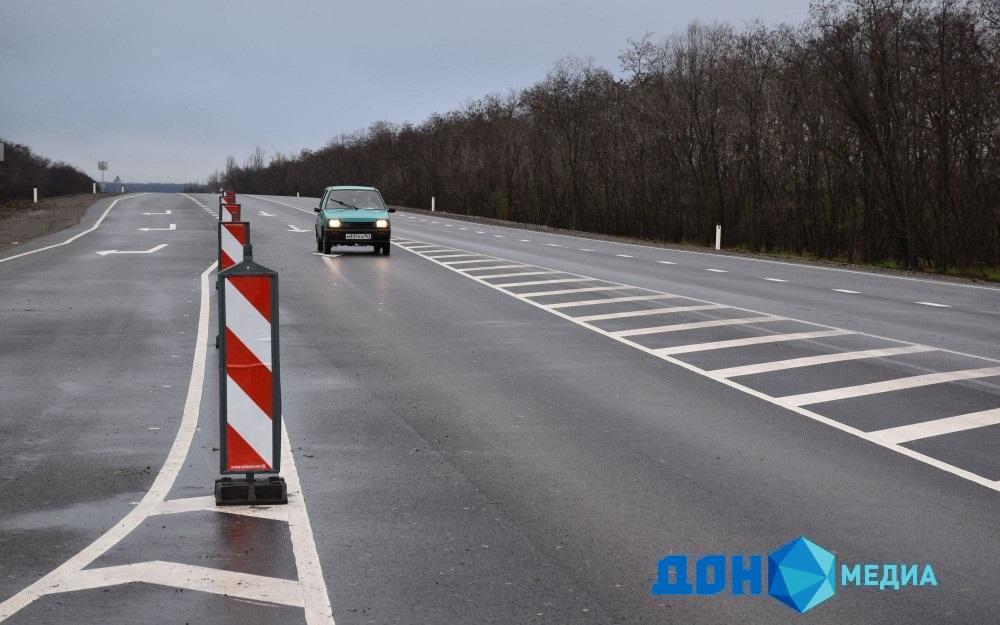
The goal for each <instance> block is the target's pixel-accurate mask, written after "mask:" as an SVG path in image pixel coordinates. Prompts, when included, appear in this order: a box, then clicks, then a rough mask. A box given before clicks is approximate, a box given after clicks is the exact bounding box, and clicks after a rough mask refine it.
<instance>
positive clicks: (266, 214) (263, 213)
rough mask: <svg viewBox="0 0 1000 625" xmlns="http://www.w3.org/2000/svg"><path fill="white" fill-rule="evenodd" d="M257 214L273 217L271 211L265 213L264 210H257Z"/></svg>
mask: <svg viewBox="0 0 1000 625" xmlns="http://www.w3.org/2000/svg"><path fill="white" fill-rule="evenodd" d="M257 214H258V215H263V216H264V217H274V215H272V214H271V213H265V212H264V211H257Z"/></svg>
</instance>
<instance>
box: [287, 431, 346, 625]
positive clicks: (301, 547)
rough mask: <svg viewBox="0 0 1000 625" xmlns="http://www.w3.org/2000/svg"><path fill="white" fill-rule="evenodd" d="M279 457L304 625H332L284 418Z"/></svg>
mask: <svg viewBox="0 0 1000 625" xmlns="http://www.w3.org/2000/svg"><path fill="white" fill-rule="evenodd" d="M281 455H282V473H283V474H284V476H285V485H286V486H287V487H288V504H289V506H288V531H289V532H290V533H291V538H292V553H293V555H294V556H295V570H296V571H297V572H298V575H299V582H301V584H302V598H303V603H304V604H305V605H304V607H305V611H306V625H334V622H333V608H332V607H331V606H330V596H329V594H328V593H327V590H326V580H325V578H324V577H323V567H322V565H321V564H320V561H319V552H318V551H317V550H316V538H315V537H314V536H313V531H312V524H311V523H310V522H309V512H308V511H307V510H306V500H305V495H303V494H302V484H301V483H300V482H299V470H298V467H296V466H295V456H294V454H292V442H291V437H289V435H288V428H287V426H286V423H285V420H284V419H282V420H281Z"/></svg>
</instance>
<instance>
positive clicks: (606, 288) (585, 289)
mask: <svg viewBox="0 0 1000 625" xmlns="http://www.w3.org/2000/svg"><path fill="white" fill-rule="evenodd" d="M470 277H472V278H475V276H470ZM626 288H636V287H623V286H621V285H617V284H616V285H614V286H587V287H582V288H579V289H559V290H558V291H536V292H534V293H517V296H518V297H541V296H542V295H568V294H570V293H588V292H591V291H619V290H623V289H626ZM641 290H643V291H648V290H649V289H641ZM511 295H514V294H513V293H511ZM538 306H544V304H538ZM553 312H555V311H553ZM555 314H557V315H561V314H562V313H555Z"/></svg>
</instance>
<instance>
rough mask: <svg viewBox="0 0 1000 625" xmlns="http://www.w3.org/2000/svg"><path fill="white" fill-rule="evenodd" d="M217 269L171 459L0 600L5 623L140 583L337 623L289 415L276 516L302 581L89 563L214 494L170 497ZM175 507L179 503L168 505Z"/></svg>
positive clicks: (199, 377)
mask: <svg viewBox="0 0 1000 625" xmlns="http://www.w3.org/2000/svg"><path fill="white" fill-rule="evenodd" d="M215 267H216V263H212V264H211V265H209V267H208V268H207V269H205V271H203V272H202V274H201V276H200V291H201V302H200V306H199V311H198V331H197V338H196V339H195V350H194V357H193V359H192V365H191V377H190V381H189V383H188V390H187V396H186V398H185V401H184V411H183V413H182V416H181V423H180V426H179V427H178V430H177V436H176V437H175V438H174V442H173V444H172V445H171V447H170V451H169V452H168V453H167V458H166V460H165V461H164V463H163V466H162V467H161V468H160V471H159V472H158V473H157V474H156V477H155V478H154V480H153V484H152V486H151V487H150V489H149V491H147V492H146V494H145V495H144V496H143V498H142V499H141V500H140V501H139V503H138V504H136V506H135V507H134V508H132V510H130V511H129V513H128V514H126V515H125V517H124V518H122V520H121V521H119V522H118V523H117V524H116V525H115V526H113V527H112V528H111V529H109V530H108V531H107V532H105V533H104V534H103V535H102V536H100V537H99V538H98V539H97V540H95V541H94V542H92V543H91V544H90V545H88V546H87V547H85V548H84V549H83V550H82V551H80V552H79V553H77V554H76V555H74V556H73V557H71V558H70V559H69V560H67V561H66V562H64V563H63V564H61V565H60V566H58V567H56V568H55V569H54V570H53V571H52V572H50V573H49V574H47V575H45V576H44V577H42V578H41V579H39V580H37V581H36V582H35V583H33V584H31V585H30V586H28V587H27V588H24V589H23V590H21V591H20V592H18V593H17V594H15V595H14V596H12V597H10V598H8V599H7V600H5V601H3V602H2V603H0V622H2V621H4V620H6V619H8V618H10V617H11V616H12V615H14V614H15V613H17V612H18V611H19V610H21V609H22V608H24V607H26V606H27V605H29V604H31V603H32V602H33V601H35V600H36V599H39V598H40V597H43V596H45V595H48V594H54V593H61V592H69V591H73V590H82V589H86V588H99V587H103V586H108V585H119V584H126V583H133V582H142V583H150V584H157V585H161V586H168V587H170V586H172V587H175V588H187V589H190V590H198V591H203V592H211V593H217V594H226V595H233V596H236V597H247V598H251V599H257V600H265V601H269V602H271V603H277V604H283V605H292V606H301V607H303V608H304V609H305V621H306V623H307V625H334V622H333V614H332V609H331V607H330V599H329V596H328V595H327V590H326V582H325V581H324V578H323V571H322V568H321V566H320V562H319V556H318V553H317V551H316V543H315V539H314V537H313V534H312V527H311V525H310V523H309V516H308V513H307V512H306V508H305V501H304V500H303V497H302V486H301V484H300V482H299V477H298V471H297V469H296V467H295V458H294V456H293V454H292V450H291V443H290V442H289V437H288V431H287V429H286V428H285V423H284V421H282V453H283V454H284V458H285V462H284V463H283V467H282V470H283V471H282V472H283V473H284V476H285V483H286V485H287V488H288V505H287V506H283V507H284V508H285V510H282V511H281V512H276V513H275V516H278V515H281V514H286V515H287V518H288V527H289V532H290V534H291V543H292V551H293V554H294V559H295V569H296V571H297V574H298V579H297V580H286V579H280V578H271V577H263V576H259V575H251V574H246V573H237V572H233V571H228V570H221V569H211V568H206V567H199V566H192V565H187V564H180V563H177V562H159V561H151V562H140V563H135V564H128V565H122V566H111V567H102V568H95V569H87V568H86V567H87V566H89V565H90V564H92V563H93V562H94V561H95V560H97V559H98V558H100V557H101V556H102V555H103V554H104V553H106V552H107V551H108V550H110V549H111V548H113V547H114V546H115V545H116V544H118V543H119V542H120V541H121V540H122V539H123V538H125V537H126V536H128V535H129V534H130V533H131V532H132V531H133V530H135V529H136V528H137V527H139V526H141V525H142V524H143V523H144V522H145V521H146V519H148V518H149V517H150V516H153V515H157V514H163V513H170V512H181V511H184V509H185V508H188V507H191V506H193V505H194V506H197V505H199V504H203V503H205V501H204V500H205V499H214V498H197V499H200V500H201V501H200V502H190V501H187V500H182V503H174V502H172V501H170V502H168V501H165V498H166V496H167V494H168V493H169V492H170V489H171V488H172V487H173V484H174V482H175V480H176V479H177V475H178V474H179V473H180V470H181V468H182V467H183V466H184V463H185V460H186V458H187V454H188V452H189V450H190V448H191V441H192V439H193V438H194V433H195V431H196V430H197V428H198V419H199V411H200V405H201V398H202V391H203V388H204V382H205V369H206V364H207V345H208V340H207V339H208V325H209V323H208V322H209V301H210V300H209V292H210V291H209V279H208V277H209V274H211V272H212V271H214V270H215ZM170 508H177V509H176V510H170ZM241 509H247V510H249V507H244V506H235V507H234V509H232V510H226V511H225V513H226V514H241V513H245V514H249V515H251V516H259V515H260V514H261V513H260V511H258V510H250V511H248V512H243V511H242V510H241Z"/></svg>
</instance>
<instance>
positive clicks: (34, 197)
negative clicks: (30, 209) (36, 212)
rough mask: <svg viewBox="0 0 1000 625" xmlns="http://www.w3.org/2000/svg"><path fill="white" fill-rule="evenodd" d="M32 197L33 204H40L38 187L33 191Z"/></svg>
mask: <svg viewBox="0 0 1000 625" xmlns="http://www.w3.org/2000/svg"><path fill="white" fill-rule="evenodd" d="M31 197H32V199H31V202H32V203H33V204H38V187H34V188H32V189H31Z"/></svg>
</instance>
